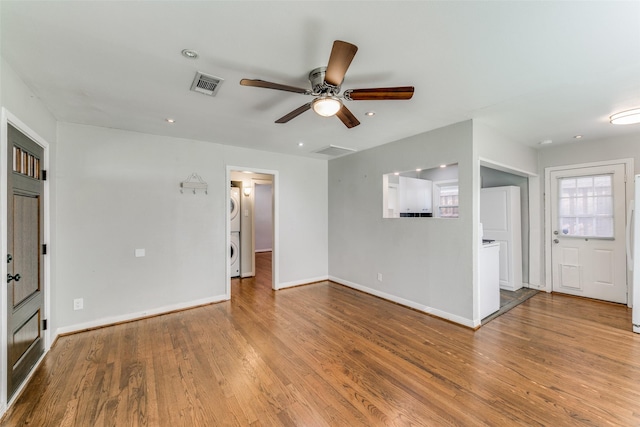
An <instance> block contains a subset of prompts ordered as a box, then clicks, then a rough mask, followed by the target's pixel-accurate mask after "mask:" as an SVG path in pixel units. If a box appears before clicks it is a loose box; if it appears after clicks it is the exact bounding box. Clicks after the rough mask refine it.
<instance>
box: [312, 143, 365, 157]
mask: <svg viewBox="0 0 640 427" xmlns="http://www.w3.org/2000/svg"><path fill="white" fill-rule="evenodd" d="M355 151H356V150H353V149H351V148H344V147H338V146H336V145H329V146H328V147H324V148H321V149H319V150H318V151H314V153H318V154H324V155H325V156H331V157H335V156H342V155H343V154H349V153H354V152H355Z"/></svg>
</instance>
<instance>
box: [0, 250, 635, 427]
mask: <svg viewBox="0 0 640 427" xmlns="http://www.w3.org/2000/svg"><path fill="white" fill-rule="evenodd" d="M261 261H263V262H265V263H266V264H267V267H269V266H270V263H269V262H268V261H265V260H264V259H262V260H261ZM630 324H631V320H630V310H628V309H627V308H626V307H623V306H620V305H615V304H606V303H600V302H594V301H589V300H585V299H580V298H574V297H567V296H562V295H554V294H552V295H550V294H546V293H539V294H537V295H536V296H534V297H532V298H530V299H529V300H527V301H525V302H524V303H522V304H521V305H519V306H518V307H515V308H513V309H512V310H511V311H509V312H508V313H506V314H504V315H502V316H500V317H499V318H496V319H494V320H493V321H492V322H490V323H488V324H487V325H486V326H483V327H482V328H480V329H479V330H478V331H475V332H474V331H472V330H470V329H466V328H463V327H460V326H457V325H454V324H451V323H448V322H445V321H441V320H439V319H436V318H432V317H429V316H426V315H424V314H421V313H418V312H416V311H413V310H410V309H407V308H404V307H402V306H399V305H396V304H393V303H390V302H387V301H384V300H381V299H378V298H375V297H371V296H369V295H366V294H363V293H360V292H357V291H355V290H352V289H349V288H346V287H343V286H340V285H337V284H334V283H329V282H321V283H316V284H312V285H308V286H301V287H296V288H291V289H287V290H282V291H278V292H273V291H272V290H271V289H270V273H268V275H267V277H266V278H265V277H258V279H257V280H256V279H242V280H234V281H233V283H232V300H231V301H229V302H224V303H219V304H213V305H209V306H204V307H199V308H195V309H191V310H186V311H182V312H178V313H173V314H169V315H164V316H158V317H154V318H149V319H145V320H141V321H137V322H132V323H127V324H121V325H117V326H112V327H108V328H103V329H98V330H94V331H89V332H83V333H79V334H75V335H69V336H65V337H61V338H60V339H59V340H58V342H57V343H56V345H55V346H54V348H53V349H51V351H50V352H49V354H48V355H47V357H46V359H45V361H44V362H43V364H42V366H41V367H40V368H39V369H38V370H37V372H36V374H35V376H34V377H33V379H32V380H31V382H30V383H29V384H28V386H27V387H26V389H25V391H24V392H23V394H22V395H21V396H20V397H19V399H18V400H17V401H16V403H15V404H14V405H13V407H12V408H10V410H9V411H8V413H7V414H6V416H5V417H4V418H3V419H2V422H0V425H3V426H17V425H26V424H29V425H37V426H103V425H110V426H141V425H144V426H219V425H241V426H267V425H285V426H325V425H332V426H356V425H362V426H374V425H402V426H404V425H419V426H443V425H460V426H478V425H492V426H501V425H508V426H515V425H526V426H535V425H538V426H566V425H593V426H605V425H616V426H624V425H628V426H631V425H640V403H639V402H640V335H635V334H633V333H632V332H630Z"/></svg>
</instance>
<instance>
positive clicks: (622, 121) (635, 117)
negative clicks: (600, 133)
mask: <svg viewBox="0 0 640 427" xmlns="http://www.w3.org/2000/svg"><path fill="white" fill-rule="evenodd" d="M609 121H610V122H611V123H612V124H614V125H634V124H636V123H640V108H634V109H633V110H627V111H622V112H620V113H616V114H614V115H613V116H611V117H609Z"/></svg>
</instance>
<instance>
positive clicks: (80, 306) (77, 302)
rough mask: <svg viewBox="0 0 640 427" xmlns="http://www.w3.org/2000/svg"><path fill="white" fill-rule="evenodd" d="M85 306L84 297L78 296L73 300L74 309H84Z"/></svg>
mask: <svg viewBox="0 0 640 427" xmlns="http://www.w3.org/2000/svg"><path fill="white" fill-rule="evenodd" d="M83 308H84V299H82V298H76V299H74V300H73V309H74V310H82V309H83Z"/></svg>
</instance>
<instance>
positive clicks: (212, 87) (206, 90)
mask: <svg viewBox="0 0 640 427" xmlns="http://www.w3.org/2000/svg"><path fill="white" fill-rule="evenodd" d="M223 81H224V79H221V78H220V77H216V76H211V75H209V74H205V73H201V72H200V71H198V72H197V73H196V77H195V78H194V79H193V83H191V90H192V91H194V92H200V93H203V94H205V95H209V96H216V94H217V93H218V89H220V85H221V84H222V82H223Z"/></svg>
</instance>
